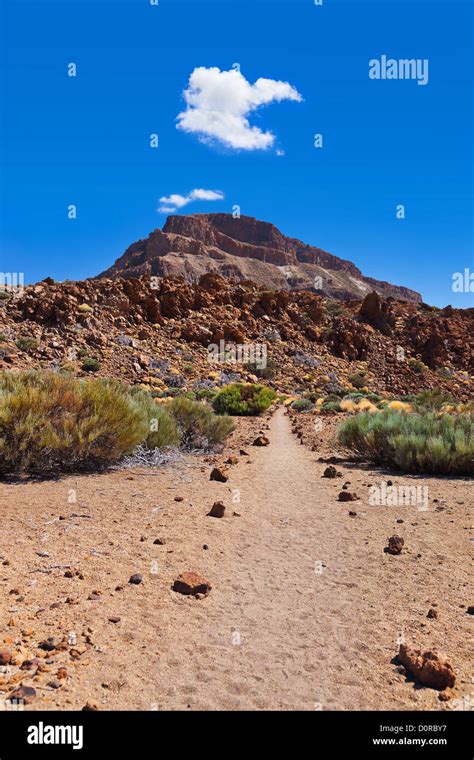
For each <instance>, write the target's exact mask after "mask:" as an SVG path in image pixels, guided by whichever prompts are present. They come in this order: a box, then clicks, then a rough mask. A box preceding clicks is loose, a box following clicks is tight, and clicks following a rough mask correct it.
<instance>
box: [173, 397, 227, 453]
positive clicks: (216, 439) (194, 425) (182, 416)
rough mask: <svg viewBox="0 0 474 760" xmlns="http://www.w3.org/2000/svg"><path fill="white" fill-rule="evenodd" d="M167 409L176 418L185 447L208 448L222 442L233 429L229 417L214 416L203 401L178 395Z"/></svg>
mask: <svg viewBox="0 0 474 760" xmlns="http://www.w3.org/2000/svg"><path fill="white" fill-rule="evenodd" d="M168 409H169V411H170V413H171V415H172V416H173V418H174V419H175V420H176V423H177V426H178V429H179V433H180V439H181V444H182V445H183V446H184V447H186V448H208V447H209V446H215V445H216V444H219V443H222V442H223V441H224V440H225V439H226V438H227V436H228V435H229V433H231V432H232V430H233V429H234V423H233V422H232V420H231V419H230V417H227V416H223V417H216V415H215V414H214V413H213V411H212V409H211V408H210V407H209V406H208V405H207V404H205V403H200V402H199V401H192V400H191V399H188V398H184V397H180V398H175V399H173V401H172V402H171V403H170V404H169V406H168Z"/></svg>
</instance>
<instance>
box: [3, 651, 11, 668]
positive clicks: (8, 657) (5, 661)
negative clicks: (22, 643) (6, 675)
mask: <svg viewBox="0 0 474 760" xmlns="http://www.w3.org/2000/svg"><path fill="white" fill-rule="evenodd" d="M11 661H12V656H11V653H10V652H8V651H7V650H6V649H0V666H1V665H9V664H10V663H11Z"/></svg>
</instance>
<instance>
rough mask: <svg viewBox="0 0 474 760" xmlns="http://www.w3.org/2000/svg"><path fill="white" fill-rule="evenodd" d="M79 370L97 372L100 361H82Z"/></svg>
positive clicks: (89, 359)
mask: <svg viewBox="0 0 474 760" xmlns="http://www.w3.org/2000/svg"><path fill="white" fill-rule="evenodd" d="M81 369H82V370H83V371H84V372H98V371H99V370H100V361H99V360H98V359H91V358H88V359H84V361H83V362H82V367H81Z"/></svg>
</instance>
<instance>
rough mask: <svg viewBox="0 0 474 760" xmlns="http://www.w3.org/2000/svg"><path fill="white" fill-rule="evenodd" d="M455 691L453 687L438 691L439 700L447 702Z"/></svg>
mask: <svg viewBox="0 0 474 760" xmlns="http://www.w3.org/2000/svg"><path fill="white" fill-rule="evenodd" d="M455 693H456V692H455V691H454V690H453V689H445V690H444V691H440V693H439V694H438V699H439V701H440V702H448V701H449V700H450V699H452V698H453V697H454V695H455Z"/></svg>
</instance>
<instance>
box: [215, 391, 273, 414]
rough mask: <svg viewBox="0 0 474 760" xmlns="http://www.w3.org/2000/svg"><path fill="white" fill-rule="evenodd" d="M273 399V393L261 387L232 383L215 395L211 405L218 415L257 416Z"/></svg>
mask: <svg viewBox="0 0 474 760" xmlns="http://www.w3.org/2000/svg"><path fill="white" fill-rule="evenodd" d="M275 398H276V393H275V391H273V390H272V389H271V388H267V387H265V386H263V385H243V384H242V383H232V384H231V385H227V386H226V387H225V388H222V390H220V391H219V392H218V393H217V394H216V396H215V397H214V400H213V402H212V405H213V407H214V410H215V411H216V412H217V413H218V414H235V415H257V414H260V412H263V411H265V409H268V407H269V406H270V404H271V403H272V401H274V399H275Z"/></svg>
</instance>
